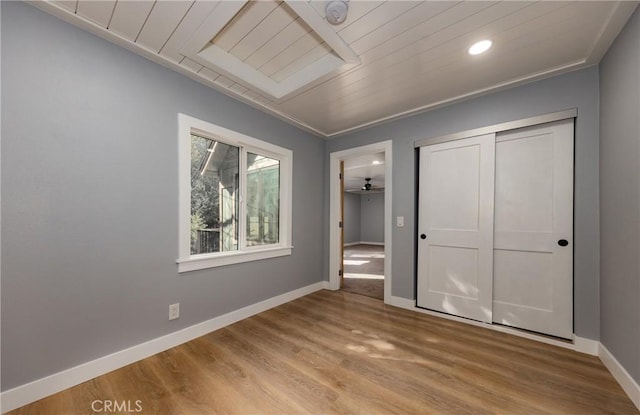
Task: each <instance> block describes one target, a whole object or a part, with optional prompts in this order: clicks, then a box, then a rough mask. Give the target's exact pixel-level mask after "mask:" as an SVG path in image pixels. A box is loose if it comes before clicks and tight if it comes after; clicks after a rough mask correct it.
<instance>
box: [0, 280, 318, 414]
mask: <svg viewBox="0 0 640 415" xmlns="http://www.w3.org/2000/svg"><path fill="white" fill-rule="evenodd" d="M328 288H329V281H320V282H317V283H315V284H311V285H308V286H306V287H302V288H299V289H297V290H293V291H289V292H287V293H284V294H281V295H278V296H275V297H273V298H269V299H267V300H264V301H260V302H259V303H256V304H252V305H250V306H247V307H244V308H241V309H239V310H235V311H232V312H230V313H227V314H224V315H222V316H219V317H215V318H212V319H211V320H207V321H204V322H202V323H198V324H195V325H193V326H191V327H187V328H185V329H182V330H179V331H176V332H175V333H170V334H167V335H165V336H162V337H158V338H156V339H153V340H149V341H147V342H145V343H141V344H138V345H136V346H132V347H129V348H128V349H124V350H120V351H118V352H115V353H113V354H110V355H107V356H104V357H101V358H98V359H96V360H92V361H90V362H87V363H83V364H81V365H79V366H76V367H72V368H70V369H67V370H63V371H62V372H58V373H54V374H53V375H50V376H47V377H45V378H42V379H38V380H35V381H33V382H30V383H27V384H24V385H21V386H18V387H15V388H13V389H10V390H7V391H5V392H2V393H1V394H0V413H3V414H4V413H5V412H8V411H11V410H14V409H16V408H19V407H21V406H24V405H27V404H29V403H31V402H35V401H37V400H39V399H42V398H45V397H47V396H49V395H53V394H54V393H58V392H60V391H63V390H65V389H68V388H70V387H72V386H75V385H78V384H80V383H82V382H86V381H88V380H90V379H93V378H95V377H98V376H100V375H104V374H105V373H108V372H111V371H113V370H116V369H119V368H121V367H124V366H126V365H129V364H131V363H134V362H137V361H139V360H142V359H144V358H147V357H149V356H152V355H154V354H156V353H160V352H163V351H165V350H168V349H170V348H172V347H175V346H178V345H180V344H182V343H186V342H188V341H190V340H193V339H195V338H197V337H200V336H203V335H205V334H207V333H211V332H212V331H215V330H218V329H221V328H223V327H225V326H228V325H230V324H233V323H235V322H238V321H240V320H243V319H245V318H248V317H251V316H253V315H255V314H258V313H261V312H263V311H266V310H269V309H270V308H273V307H277V306H279V305H281V304H284V303H287V302H289V301H292V300H295V299H296V298H300V297H303V296H305V295H307V294H311V293H312V292H315V291H319V290H322V289H328Z"/></svg>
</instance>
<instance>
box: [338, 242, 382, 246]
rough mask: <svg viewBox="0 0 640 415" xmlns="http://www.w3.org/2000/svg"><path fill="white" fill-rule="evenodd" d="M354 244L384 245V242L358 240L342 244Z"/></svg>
mask: <svg viewBox="0 0 640 415" xmlns="http://www.w3.org/2000/svg"><path fill="white" fill-rule="evenodd" d="M354 245H376V246H384V242H366V241H359V242H349V243H346V244H344V246H354Z"/></svg>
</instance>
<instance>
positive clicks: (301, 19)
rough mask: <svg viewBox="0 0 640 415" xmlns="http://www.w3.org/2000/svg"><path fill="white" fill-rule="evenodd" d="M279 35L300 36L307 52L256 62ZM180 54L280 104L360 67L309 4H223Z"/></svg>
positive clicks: (285, 51)
mask: <svg viewBox="0 0 640 415" xmlns="http://www.w3.org/2000/svg"><path fill="white" fill-rule="evenodd" d="M288 34H291V35H292V36H287V35H288ZM278 35H280V36H282V37H283V38H285V39H283V41H285V40H289V41H290V40H291V37H295V36H298V38H297V39H296V41H303V42H305V47H302V48H300V49H299V50H297V49H296V48H293V47H288V48H284V49H283V50H280V51H277V50H276V51H275V56H272V57H271V59H268V61H267V62H265V61H264V60H262V61H261V60H260V59H252V58H253V57H255V56H256V54H259V53H261V49H262V48H263V47H264V46H265V44H267V43H268V42H269V41H273V40H274V39H276V37H277V36H278ZM263 51H264V50H263ZM311 51H312V52H313V53H310V52H311ZM181 53H182V54H183V55H184V56H186V57H188V58H189V59H191V60H193V61H196V62H198V63H200V64H201V65H203V66H205V67H207V68H209V69H211V70H214V71H216V72H218V73H221V74H223V75H224V76H226V77H228V78H230V79H233V80H234V81H236V82H238V83H240V84H243V85H245V86H246V87H252V89H254V90H257V91H259V92H260V93H262V94H264V95H266V96H268V97H270V98H272V99H275V100H281V99H284V98H286V97H287V96H289V95H290V94H292V93H294V92H296V91H297V90H299V89H301V88H303V87H304V86H306V85H308V84H310V83H312V82H314V81H315V80H317V79H319V78H321V77H323V76H325V75H327V74H329V73H331V72H333V71H335V70H337V69H339V68H341V67H343V66H346V65H348V66H353V65H356V64H359V63H360V59H359V57H358V56H357V55H356V53H355V52H354V51H353V50H352V49H351V48H350V47H349V46H348V45H347V44H346V43H345V42H344V41H343V40H342V38H341V37H340V36H338V34H337V33H336V32H335V30H334V29H333V28H332V27H331V26H330V25H329V24H328V23H327V22H326V21H325V18H324V17H322V16H321V15H319V14H318V12H316V10H315V9H314V8H313V7H312V6H311V5H310V4H309V3H308V2H306V1H295V0H285V1H273V0H272V1H260V2H252V1H246V0H245V1H232V2H231V1H229V2H227V1H223V2H220V3H219V4H218V6H217V7H216V8H215V9H214V10H213V11H212V12H211V14H210V15H209V17H207V19H206V20H205V21H204V23H203V24H202V25H201V26H200V28H198V30H197V31H196V32H195V34H194V35H193V36H192V37H191V39H190V40H189V41H188V42H187V43H186V44H185V45H184V47H183V48H182V50H181ZM283 55H284V56H283ZM274 59H280V62H279V64H280V65H279V66H278V67H274V65H271V66H270V65H269V62H273V61H274Z"/></svg>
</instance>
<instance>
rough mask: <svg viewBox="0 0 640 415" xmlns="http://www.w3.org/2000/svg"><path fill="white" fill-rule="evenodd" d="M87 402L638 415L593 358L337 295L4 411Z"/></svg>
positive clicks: (237, 409) (149, 407)
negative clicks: (110, 401)
mask: <svg viewBox="0 0 640 415" xmlns="http://www.w3.org/2000/svg"><path fill="white" fill-rule="evenodd" d="M96 400H113V401H118V402H121V403H122V402H129V405H130V407H131V405H135V403H136V402H137V401H139V402H140V403H141V407H142V412H137V413H142V414H160V415H163V414H167V415H169V414H170V415H175V414H178V415H179V414H185V415H192V414H194V415H195V414H463V415H464V414H474V415H475V414H535V415H542V414H554V415H555V414H618V415H624V414H638V413H639V412H638V410H637V409H636V408H635V406H634V405H633V403H632V402H631V401H630V399H629V398H628V397H627V396H626V395H625V393H624V391H623V390H622V389H621V387H620V386H619V385H618V384H617V383H616V381H615V380H614V379H613V377H612V375H611V374H610V373H609V372H608V371H607V369H606V368H605V367H604V365H603V364H602V362H600V360H599V359H598V358H597V357H594V356H588V355H585V354H581V353H577V352H574V351H571V350H568V349H564V348H560V347H556V346H552V345H548V344H544V343H540V342H535V341H532V340H529V339H525V338H521V337H516V336H512V335H509V334H507V333H501V332H496V331H493V330H487V329H485V328H482V327H476V326H471V325H467V324H463V323H459V322H456V321H452V320H448V319H442V318H438V317H434V316H429V315H424V314H420V313H415V312H411V311H409V310H403V309H399V308H395V307H392V306H388V305H385V304H384V303H382V302H381V301H379V300H375V299H372V298H368V297H365V296H361V295H356V294H351V293H347V292H341V291H338V292H332V291H319V292H316V293H313V294H310V295H308V296H305V297H303V298H299V299H297V300H295V301H292V302H290V303H287V304H283V305H281V306H279V307H276V308H273V309H271V310H268V311H266V312H263V313H260V314H258V315H256V316H253V317H251V318H248V319H246V320H243V321H241V322H238V323H235V324H233V325H230V326H228V327H225V328H223V329H220V330H218V331H215V332H213V333H210V334H208V335H206V336H203V337H200V338H198V339H195V340H193V341H190V342H188V343H185V344H183V345H180V346H178V347H175V348H173V349H170V350H167V351H165V352H162V353H159V354H157V355H154V356H151V357H149V358H147V359H144V360H142V361H140V362H137V363H134V364H132V365H129V366H126V367H124V368H122V369H119V370H116V371H113V372H111V373H108V374H106V375H104V376H100V377H98V378H96V379H93V380H91V381H89V382H85V383H83V384H81V385H78V386H76V387H73V388H70V389H68V390H66V391H63V392H61V393H58V394H56V395H53V396H50V397H48V398H45V399H42V400H40V401H38V402H34V403H33V404H30V405H26V406H24V407H22V408H19V409H17V410H15V411H13V412H10V414H11V415H23V414H52V415H55V414H65V415H66V414H94V413H95V412H94V410H92V408H91V404H92V402H95V401H96ZM133 408H134V409H135V406H134V407H133ZM116 413H118V412H116ZM121 413H125V412H121Z"/></svg>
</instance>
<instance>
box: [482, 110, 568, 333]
mask: <svg viewBox="0 0 640 415" xmlns="http://www.w3.org/2000/svg"><path fill="white" fill-rule="evenodd" d="M572 207H573V120H569V121H561V122H556V123H551V124H544V125H541V126H536V127H530V128H525V129H519V130H515V131H511V132H506V133H501V134H498V136H497V138H496V169H495V208H494V209H495V235H494V249H495V250H494V280H493V287H494V296H493V321H494V322H497V323H500V324H504V325H509V326H514V327H519V328H524V329H527V330H532V331H536V332H541V333H545V334H550V335H553V336H558V337H563V338H571V335H572V332H573V296H572V287H573V275H572V261H573V255H572V250H573V248H572V246H573V245H572V242H573V209H572ZM560 240H566V241H567V243H568V245H567V246H561V245H559V243H558V241H560Z"/></svg>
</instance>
